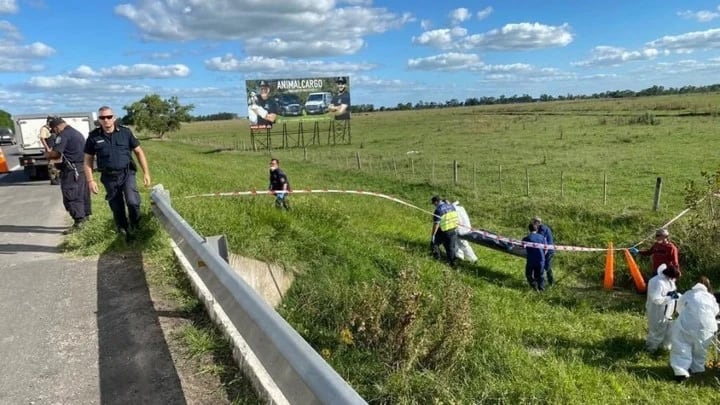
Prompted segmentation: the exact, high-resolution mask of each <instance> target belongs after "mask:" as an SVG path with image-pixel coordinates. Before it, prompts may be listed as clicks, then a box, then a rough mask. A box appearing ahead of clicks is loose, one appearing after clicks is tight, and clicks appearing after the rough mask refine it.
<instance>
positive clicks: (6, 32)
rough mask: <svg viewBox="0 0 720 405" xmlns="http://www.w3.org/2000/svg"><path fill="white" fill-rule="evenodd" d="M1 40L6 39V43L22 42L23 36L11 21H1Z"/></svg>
mask: <svg viewBox="0 0 720 405" xmlns="http://www.w3.org/2000/svg"><path fill="white" fill-rule="evenodd" d="M0 38H4V40H5V41H12V42H18V41H22V34H20V31H19V30H18V29H17V27H15V26H14V25H12V24H11V23H10V22H9V21H5V20H0Z"/></svg>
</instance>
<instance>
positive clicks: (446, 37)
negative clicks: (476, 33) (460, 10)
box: [412, 27, 467, 49]
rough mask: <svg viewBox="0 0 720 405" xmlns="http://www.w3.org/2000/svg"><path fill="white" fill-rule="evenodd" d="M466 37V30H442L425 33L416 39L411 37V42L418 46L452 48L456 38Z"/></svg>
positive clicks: (457, 28) (459, 28)
mask: <svg viewBox="0 0 720 405" xmlns="http://www.w3.org/2000/svg"><path fill="white" fill-rule="evenodd" d="M466 35H467V30H466V29H465V28H462V27H453V28H442V29H438V30H432V31H425V32H423V33H422V34H420V36H418V37H413V38H412V42H413V43H414V44H418V45H426V46H431V47H434V48H440V49H450V48H453V47H454V46H455V45H456V44H457V42H458V38H463V37H465V36H466Z"/></svg>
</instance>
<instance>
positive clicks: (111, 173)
mask: <svg viewBox="0 0 720 405" xmlns="http://www.w3.org/2000/svg"><path fill="white" fill-rule="evenodd" d="M126 170H127V169H122V170H110V169H102V170H100V173H102V174H109V175H111V176H117V175H118V174H122V173H125V171H126Z"/></svg>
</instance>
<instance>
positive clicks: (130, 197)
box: [100, 169, 140, 230]
mask: <svg viewBox="0 0 720 405" xmlns="http://www.w3.org/2000/svg"><path fill="white" fill-rule="evenodd" d="M100 182H101V183H102V184H103V186H105V192H106V194H105V200H106V201H107V202H108V205H110V210H112V213H113V219H114V220H115V226H116V227H117V228H122V229H125V230H127V229H128V227H129V226H137V225H138V224H139V223H140V193H139V192H138V190H137V181H136V179H135V171H133V170H129V169H128V170H122V171H119V172H117V173H113V174H109V173H103V174H102V175H101V176H100ZM126 205H127V213H126V212H125V206H126Z"/></svg>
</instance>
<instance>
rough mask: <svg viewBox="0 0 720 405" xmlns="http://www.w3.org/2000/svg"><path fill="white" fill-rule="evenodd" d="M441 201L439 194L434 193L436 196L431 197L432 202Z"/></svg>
mask: <svg viewBox="0 0 720 405" xmlns="http://www.w3.org/2000/svg"><path fill="white" fill-rule="evenodd" d="M439 201H440V196H439V195H434V196H432V198H431V199H430V202H432V203H436V202H439Z"/></svg>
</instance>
